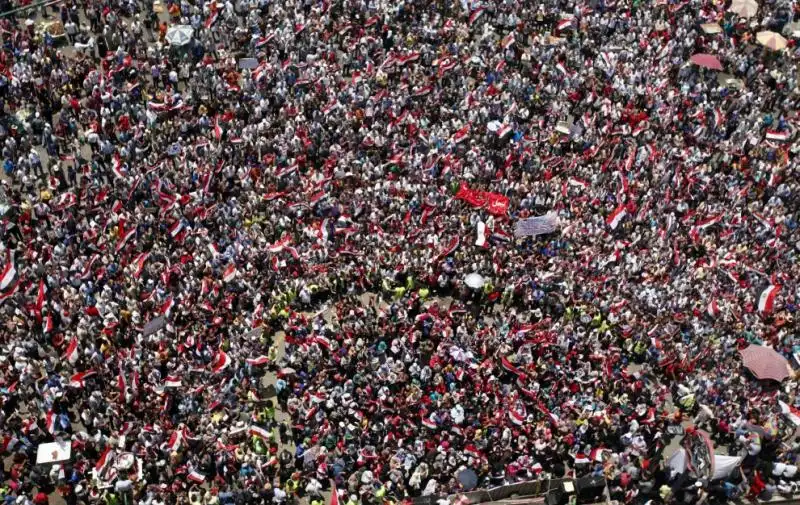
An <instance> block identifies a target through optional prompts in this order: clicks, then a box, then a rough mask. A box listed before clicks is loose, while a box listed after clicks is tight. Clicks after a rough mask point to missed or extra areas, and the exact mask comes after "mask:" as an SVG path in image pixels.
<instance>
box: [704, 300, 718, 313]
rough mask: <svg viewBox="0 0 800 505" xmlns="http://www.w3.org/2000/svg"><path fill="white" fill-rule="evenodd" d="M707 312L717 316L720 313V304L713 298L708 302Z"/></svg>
mask: <svg viewBox="0 0 800 505" xmlns="http://www.w3.org/2000/svg"><path fill="white" fill-rule="evenodd" d="M706 312H707V313H708V315H709V316H711V317H717V316H718V315H719V304H718V303H717V301H716V300H711V302H710V303H709V304H708V308H707V309H706Z"/></svg>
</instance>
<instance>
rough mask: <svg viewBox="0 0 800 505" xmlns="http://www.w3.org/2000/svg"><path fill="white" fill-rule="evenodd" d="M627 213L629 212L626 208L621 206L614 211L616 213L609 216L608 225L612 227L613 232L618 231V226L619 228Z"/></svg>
mask: <svg viewBox="0 0 800 505" xmlns="http://www.w3.org/2000/svg"><path fill="white" fill-rule="evenodd" d="M627 213H628V211H627V210H625V206H624V205H620V206H619V207H617V208H616V209H615V210H614V212H612V213H611V214H609V215H608V217H607V218H606V224H607V225H608V226H610V227H611V229H612V230H616V229H617V226H619V224H620V223H621V222H622V220H623V219H624V218H625V215H626V214H627Z"/></svg>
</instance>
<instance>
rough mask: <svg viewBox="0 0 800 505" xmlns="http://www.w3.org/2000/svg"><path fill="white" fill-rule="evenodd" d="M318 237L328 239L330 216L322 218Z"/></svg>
mask: <svg viewBox="0 0 800 505" xmlns="http://www.w3.org/2000/svg"><path fill="white" fill-rule="evenodd" d="M317 238H320V239H322V241H323V242H327V241H328V218H325V219H323V220H322V222H321V223H320V224H319V230H317Z"/></svg>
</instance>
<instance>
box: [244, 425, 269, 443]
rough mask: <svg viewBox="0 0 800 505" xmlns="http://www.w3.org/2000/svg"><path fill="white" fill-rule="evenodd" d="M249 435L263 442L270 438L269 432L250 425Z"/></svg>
mask: <svg viewBox="0 0 800 505" xmlns="http://www.w3.org/2000/svg"><path fill="white" fill-rule="evenodd" d="M249 433H250V435H252V436H254V437H258V438H261V439H263V440H269V438H270V436H269V431H267V430H266V429H264V428H262V427H261V426H256V425H251V426H250V431H249Z"/></svg>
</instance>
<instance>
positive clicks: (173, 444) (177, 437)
mask: <svg viewBox="0 0 800 505" xmlns="http://www.w3.org/2000/svg"><path fill="white" fill-rule="evenodd" d="M183 438H184V435H183V430H175V431H173V432H172V435H170V437H169V440H168V441H167V449H168V450H169V452H175V451H177V450H179V449H180V448H181V445H183Z"/></svg>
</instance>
